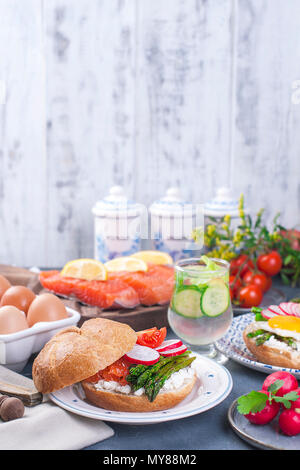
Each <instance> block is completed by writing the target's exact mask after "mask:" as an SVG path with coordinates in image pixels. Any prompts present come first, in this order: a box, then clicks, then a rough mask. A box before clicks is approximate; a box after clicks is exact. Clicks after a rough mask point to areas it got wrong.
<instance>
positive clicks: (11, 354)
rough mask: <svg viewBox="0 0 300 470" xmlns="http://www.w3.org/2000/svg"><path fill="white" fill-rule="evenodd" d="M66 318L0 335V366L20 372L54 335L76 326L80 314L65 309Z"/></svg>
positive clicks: (70, 309)
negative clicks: (68, 327)
mask: <svg viewBox="0 0 300 470" xmlns="http://www.w3.org/2000/svg"><path fill="white" fill-rule="evenodd" d="M66 310H67V313H68V318H64V319H63V320H57V321H51V322H39V323H35V325H33V326H32V327H31V328H27V329H26V330H22V331H17V332H16V333H11V334H9V335H0V364H1V365H3V366H5V367H7V368H8V369H11V370H14V371H15V372H21V371H22V370H23V369H24V367H25V366H26V364H27V362H28V360H29V358H30V356H31V355H32V354H34V353H37V352H39V351H40V350H41V349H42V348H43V347H44V345H45V344H46V343H47V342H48V341H49V340H50V339H51V338H52V336H53V335H55V333H57V332H58V331H60V330H62V329H63V328H66V327H67V326H72V325H77V323H78V321H79V319H80V314H79V313H78V312H76V310H73V309H72V308H69V307H66Z"/></svg>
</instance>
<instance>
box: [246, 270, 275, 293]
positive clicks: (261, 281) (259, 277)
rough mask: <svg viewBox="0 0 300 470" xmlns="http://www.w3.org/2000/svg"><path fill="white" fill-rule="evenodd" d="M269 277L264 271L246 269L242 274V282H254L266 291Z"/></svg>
mask: <svg viewBox="0 0 300 470" xmlns="http://www.w3.org/2000/svg"><path fill="white" fill-rule="evenodd" d="M269 279H270V278H269V277H268V276H267V275H266V274H264V273H254V272H253V271H247V272H246V274H244V276H243V282H244V283H245V284H246V285H248V284H254V285H255V286H258V287H260V288H261V290H262V291H263V292H266V291H267V290H268V289H269V288H270V282H269ZM271 282H272V281H271Z"/></svg>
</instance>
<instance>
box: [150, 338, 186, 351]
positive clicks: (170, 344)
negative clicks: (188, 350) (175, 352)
mask: <svg viewBox="0 0 300 470" xmlns="http://www.w3.org/2000/svg"><path fill="white" fill-rule="evenodd" d="M180 346H182V341H180V339H168V340H167V341H164V342H163V343H162V344H161V345H160V346H158V348H155V350H156V351H158V352H159V353H160V352H162V351H167V350H168V349H176V348H179V347H180Z"/></svg>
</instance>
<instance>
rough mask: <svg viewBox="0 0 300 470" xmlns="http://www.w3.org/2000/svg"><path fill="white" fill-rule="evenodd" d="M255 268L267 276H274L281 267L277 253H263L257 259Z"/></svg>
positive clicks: (280, 260)
mask: <svg viewBox="0 0 300 470" xmlns="http://www.w3.org/2000/svg"><path fill="white" fill-rule="evenodd" d="M257 267H258V269H259V270H260V271H262V272H264V273H265V274H267V275H268V276H276V274H278V273H279V271H280V270H281V267H282V259H281V256H280V254H279V253H278V252H277V251H271V252H270V253H265V254H262V255H260V256H259V257H258V258H257Z"/></svg>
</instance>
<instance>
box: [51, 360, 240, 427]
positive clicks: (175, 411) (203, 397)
mask: <svg viewBox="0 0 300 470" xmlns="http://www.w3.org/2000/svg"><path fill="white" fill-rule="evenodd" d="M193 354H194V355H195V356H197V359H196V360H195V361H194V367H195V370H196V373H197V381H196V384H195V386H194V388H193V390H192V392H191V393H190V394H189V395H188V396H187V397H186V398H185V399H184V400H183V401H182V402H181V403H180V404H179V405H177V406H175V407H174V408H171V409H169V410H164V411H153V412H150V413H132V412H131V413H125V412H119V411H109V410H105V409H103V408H98V407H97V406H94V405H91V404H89V403H88V402H87V401H85V399H84V393H83V390H82V388H81V387H80V385H78V384H75V385H72V386H70V387H66V388H64V389H62V390H59V391H57V392H55V393H51V394H50V395H49V397H50V398H51V400H52V401H53V402H54V403H56V404H57V405H58V406H60V407H61V408H64V409H65V410H67V411H70V412H71V413H75V414H78V415H81V416H86V417H88V418H94V419H100V420H103V421H111V422H115V423H125V424H155V423H161V422H164V421H172V420H175V419H181V418H186V417H188V416H193V415H195V414H198V413H203V412H204V411H206V410H209V409H210V408H213V407H215V406H217V405H218V404H219V403H221V402H222V401H223V400H225V398H226V397H227V396H228V395H229V393H230V392H231V389H232V378H231V375H230V373H229V371H228V370H227V369H226V368H225V367H223V366H221V365H220V364H218V363H216V362H214V361H212V360H211V359H207V358H205V357H202V356H200V355H199V354H196V353H193Z"/></svg>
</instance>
